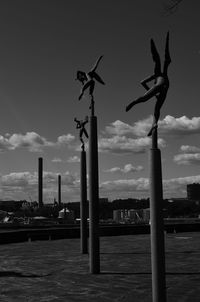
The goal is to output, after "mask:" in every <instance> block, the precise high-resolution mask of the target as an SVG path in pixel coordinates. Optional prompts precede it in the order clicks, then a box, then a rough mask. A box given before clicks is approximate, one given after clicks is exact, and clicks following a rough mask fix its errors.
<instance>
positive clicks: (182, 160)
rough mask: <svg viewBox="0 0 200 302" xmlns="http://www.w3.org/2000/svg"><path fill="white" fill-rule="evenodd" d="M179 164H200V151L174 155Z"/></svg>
mask: <svg viewBox="0 0 200 302" xmlns="http://www.w3.org/2000/svg"><path fill="white" fill-rule="evenodd" d="M174 161H175V163H177V164H178V165H200V153H185V154H177V155H175V156H174Z"/></svg>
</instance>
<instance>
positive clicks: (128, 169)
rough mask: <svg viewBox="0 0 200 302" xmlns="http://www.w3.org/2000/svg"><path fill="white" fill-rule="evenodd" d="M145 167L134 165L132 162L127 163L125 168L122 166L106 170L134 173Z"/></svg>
mask: <svg viewBox="0 0 200 302" xmlns="http://www.w3.org/2000/svg"><path fill="white" fill-rule="evenodd" d="M143 169H144V168H143V166H136V167H134V166H133V165H132V164H126V165H125V166H124V167H123V168H120V167H114V168H111V169H108V170H105V172H110V173H124V174H127V173H132V172H133V173H134V172H139V171H142V170H143Z"/></svg>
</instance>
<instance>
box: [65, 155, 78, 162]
mask: <svg viewBox="0 0 200 302" xmlns="http://www.w3.org/2000/svg"><path fill="white" fill-rule="evenodd" d="M67 162H68V163H79V162H80V158H79V157H78V156H76V155H75V156H71V157H69V158H68V160H67Z"/></svg>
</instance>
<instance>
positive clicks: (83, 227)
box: [80, 149, 88, 254]
mask: <svg viewBox="0 0 200 302" xmlns="http://www.w3.org/2000/svg"><path fill="white" fill-rule="evenodd" d="M80 176H81V177H80V182H81V183H80V187H81V202H80V218H81V221H80V247H81V253H82V254H87V253H88V244H87V168H86V152H85V150H84V149H82V151H81V170H80Z"/></svg>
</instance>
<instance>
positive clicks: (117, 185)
mask: <svg viewBox="0 0 200 302" xmlns="http://www.w3.org/2000/svg"><path fill="white" fill-rule="evenodd" d="M191 183H200V175H196V176H187V177H179V178H172V179H164V180H163V197H164V198H170V197H186V194H187V193H186V191H187V190H186V188H187V185H188V184H191ZM100 192H101V193H103V194H104V195H106V194H107V195H109V196H112V198H113V199H114V198H119V196H121V197H122V198H123V196H124V197H125V196H129V197H131V196H132V197H133V198H134V197H135V196H136V197H137V196H138V195H139V194H140V196H142V197H149V196H150V192H149V179H148V178H138V179H119V180H113V181H105V182H102V183H101V185H100ZM141 193H142V194H141Z"/></svg>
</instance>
